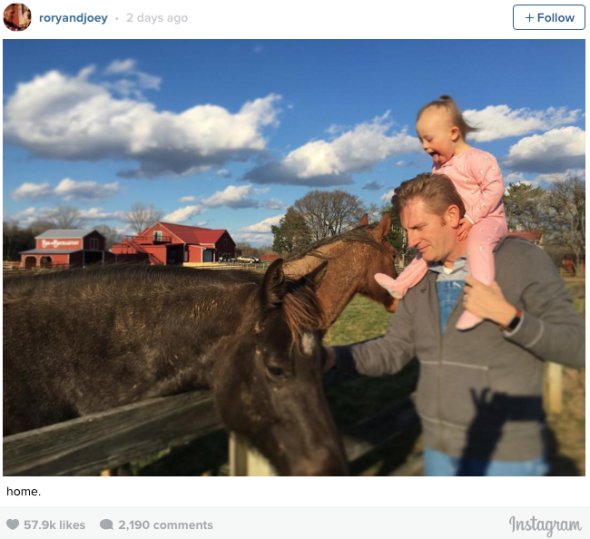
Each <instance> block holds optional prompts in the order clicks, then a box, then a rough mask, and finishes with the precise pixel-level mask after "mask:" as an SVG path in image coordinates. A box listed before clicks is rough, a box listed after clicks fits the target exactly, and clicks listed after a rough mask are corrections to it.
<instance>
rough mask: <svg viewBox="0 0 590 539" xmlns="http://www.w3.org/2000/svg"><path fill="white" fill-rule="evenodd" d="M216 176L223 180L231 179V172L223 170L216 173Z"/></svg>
mask: <svg viewBox="0 0 590 539" xmlns="http://www.w3.org/2000/svg"><path fill="white" fill-rule="evenodd" d="M215 176H220V177H222V178H226V179H229V178H231V172H230V171H229V170H226V169H225V168H222V169H220V170H218V171H217V172H216V173H215Z"/></svg>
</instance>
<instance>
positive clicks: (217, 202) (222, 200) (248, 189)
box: [202, 185, 260, 209]
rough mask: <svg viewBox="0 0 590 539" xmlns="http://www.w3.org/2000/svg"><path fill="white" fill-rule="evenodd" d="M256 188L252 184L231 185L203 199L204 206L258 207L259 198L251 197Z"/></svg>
mask: <svg viewBox="0 0 590 539" xmlns="http://www.w3.org/2000/svg"><path fill="white" fill-rule="evenodd" d="M255 192H256V190H255V189H254V188H253V187H252V186H251V185H243V186H240V187H236V186H235V185H229V186H228V187H227V188H226V189H224V190H223V191H217V192H216V193H215V194H214V195H213V196H211V197H209V198H207V199H205V200H203V201H202V204H203V206H207V207H209V208H217V207H219V206H227V207H229V208H234V209H238V208H258V206H259V205H260V203H259V202H258V200H255V199H253V198H251V195H253V194H254V193H255Z"/></svg>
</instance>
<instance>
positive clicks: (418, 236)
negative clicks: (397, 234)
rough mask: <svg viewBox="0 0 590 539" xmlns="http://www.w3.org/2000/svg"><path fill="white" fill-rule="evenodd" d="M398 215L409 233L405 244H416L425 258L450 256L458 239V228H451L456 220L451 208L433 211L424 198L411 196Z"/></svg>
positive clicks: (427, 259)
mask: <svg viewBox="0 0 590 539" xmlns="http://www.w3.org/2000/svg"><path fill="white" fill-rule="evenodd" d="M450 208H456V206H451V207H450ZM400 219H401V222H402V226H403V227H404V228H405V229H406V231H407V233H408V246H409V247H416V248H417V249H418V250H419V251H420V253H421V254H422V257H423V258H424V260H425V261H426V262H428V263H431V262H446V261H448V260H449V259H450V257H451V255H452V254H453V253H454V251H455V250H456V247H457V244H458V242H459V239H458V237H457V230H456V229H455V228H453V225H454V226H456V223H455V221H456V220H457V216H456V215H455V214H454V212H453V210H447V213H445V215H443V216H440V215H436V214H434V213H432V211H431V210H430V208H429V206H428V204H427V203H426V202H425V201H424V200H423V199H421V198H414V199H413V200H410V201H409V202H408V203H407V204H406V206H405V208H404V209H403V210H402V212H401V215H400Z"/></svg>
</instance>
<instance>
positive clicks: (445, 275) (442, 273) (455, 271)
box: [428, 256, 469, 334]
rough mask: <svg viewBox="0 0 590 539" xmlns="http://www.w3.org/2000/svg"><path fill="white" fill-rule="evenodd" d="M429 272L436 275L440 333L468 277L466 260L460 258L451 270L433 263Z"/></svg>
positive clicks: (442, 331)
mask: <svg viewBox="0 0 590 539" xmlns="http://www.w3.org/2000/svg"><path fill="white" fill-rule="evenodd" d="M428 269H429V270H430V271H433V272H434V273H437V274H438V275H437V277H436V295H437V297H438V307H439V313H440V332H441V334H442V333H444V331H445V326H446V325H447V320H448V319H449V316H450V315H451V313H452V312H453V309H454V308H455V305H456V304H457V300H458V299H459V296H460V295H461V292H462V291H463V287H464V286H465V277H467V276H468V275H469V271H468V270H467V258H466V257H464V256H462V257H459V258H458V259H457V260H455V262H454V264H453V267H452V268H447V267H445V266H444V264H442V263H441V262H435V263H434V264H431V265H430V266H428Z"/></svg>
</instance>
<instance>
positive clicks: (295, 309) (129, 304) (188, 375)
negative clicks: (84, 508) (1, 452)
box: [4, 260, 347, 475]
mask: <svg viewBox="0 0 590 539" xmlns="http://www.w3.org/2000/svg"><path fill="white" fill-rule="evenodd" d="M325 271H326V264H321V265H320V266H318V267H317V268H315V269H314V270H313V271H311V272H307V273H306V274H305V275H303V276H302V277H301V278H299V279H291V278H286V277H285V276H284V272H283V263H282V260H277V261H275V262H274V263H273V264H272V265H271V266H270V267H269V269H268V270H267V272H266V273H265V274H264V275H261V274H257V273H254V272H248V271H232V272H224V271H195V270H193V269H185V268H175V267H153V266H149V267H125V266H115V267H111V268H99V269H96V270H95V269H86V270H72V271H63V272H60V273H54V274H49V275H39V276H30V277H29V276H27V277H16V278H8V279H6V280H5V282H4V300H5V304H4V434H5V435H6V434H14V433H17V432H22V431H25V430H29V429H34V428H38V427H42V426H45V425H50V424H53V423H57V422H61V421H65V420H68V419H71V418H75V417H80V416H85V415H88V414H92V413H96V412H100V411H103V410H107V409H110V408H115V407H118V406H122V405H124V404H129V403H133V402H138V401H142V400H144V399H149V398H153V397H160V396H166V395H174V394H177V393H182V392H185V391H190V390H193V389H196V388H212V390H213V394H214V398H215V403H216V406H217V409H218V411H219V414H220V417H221V418H222V420H223V422H224V424H225V426H226V427H227V428H228V429H230V430H233V431H235V432H237V433H239V434H241V435H243V436H245V437H246V438H248V439H249V440H250V441H251V442H252V443H253V445H254V446H255V447H256V448H257V449H258V450H259V451H260V452H261V453H262V454H263V455H265V456H266V457H267V458H268V459H269V460H270V461H271V462H272V464H273V465H274V466H275V468H276V469H277V470H278V472H279V473H281V474H283V475H342V474H345V473H346V470H347V465H346V459H345V455H344V451H343V449H342V445H341V443H340V440H339V437H338V434H337V432H336V428H335V426H334V423H333V421H332V418H331V415H330V412H329V410H328V406H327V403H326V400H325V397H324V393H323V388H322V381H321V375H320V361H321V359H320V354H321V337H322V332H321V329H322V328H323V327H325V326H326V323H325V321H324V316H323V312H322V309H321V306H320V304H319V302H318V299H317V296H316V294H315V289H316V288H317V287H318V285H319V284H320V282H321V281H322V278H323V277H324V274H325Z"/></svg>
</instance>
